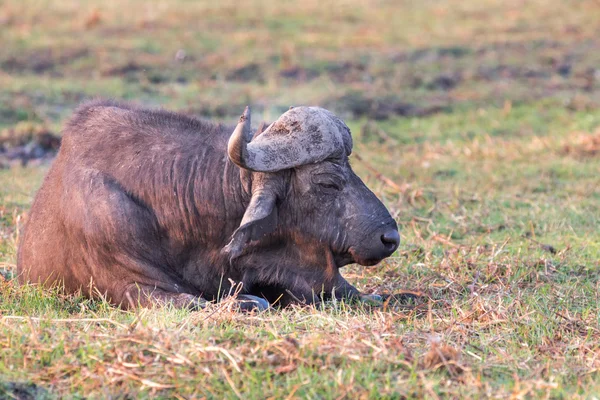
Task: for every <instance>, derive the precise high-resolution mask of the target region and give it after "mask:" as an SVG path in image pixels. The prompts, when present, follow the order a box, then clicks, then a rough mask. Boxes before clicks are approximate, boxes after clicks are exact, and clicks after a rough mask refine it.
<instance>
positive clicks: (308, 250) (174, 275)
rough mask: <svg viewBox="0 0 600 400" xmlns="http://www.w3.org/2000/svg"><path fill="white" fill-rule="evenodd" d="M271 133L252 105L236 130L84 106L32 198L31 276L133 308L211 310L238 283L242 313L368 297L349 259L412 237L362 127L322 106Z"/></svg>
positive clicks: (116, 107)
mask: <svg viewBox="0 0 600 400" xmlns="http://www.w3.org/2000/svg"><path fill="white" fill-rule="evenodd" d="M261 130H262V129H259V130H257V131H256V132H255V133H254V134H253V133H252V131H251V128H250V111H249V109H248V108H246V110H245V112H244V114H243V115H242V116H241V117H240V120H239V122H238V124H237V127H235V128H233V127H231V128H228V127H225V126H222V125H218V124H214V123H210V122H206V121H202V120H199V119H195V118H190V117H187V116H184V115H180V114H176V113H172V112H167V111H162V110H148V109H143V108H138V107H136V106H132V105H129V104H122V103H118V102H112V101H93V102H89V103H86V104H84V105H82V106H80V107H79V109H77V111H76V112H75V114H74V116H73V117H72V118H71V119H70V121H69V122H67V124H66V126H65V129H64V134H63V139H62V145H61V148H60V151H59V153H58V156H57V158H56V160H55V161H54V164H53V165H52V167H51V169H50V171H49V172H48V175H47V177H46V179H45V181H44V183H43V185H42V187H41V189H40V190H39V192H38V193H37V195H36V198H35V201H34V203H33V206H32V208H31V213H30V215H29V219H28V222H27V225H26V227H25V230H24V233H23V236H22V240H21V241H20V244H19V251H18V261H17V267H18V274H19V279H20V282H22V283H24V282H32V283H40V284H46V285H60V286H61V287H63V288H64V290H65V291H66V292H67V293H77V292H79V291H82V293H83V294H84V295H86V296H91V297H96V296H103V297H105V298H106V299H107V300H108V301H110V302H111V303H113V304H115V305H119V306H121V307H123V308H130V307H135V306H151V305H154V304H164V303H171V304H173V305H175V306H178V307H184V306H193V307H201V306H202V305H204V304H206V301H215V300H218V299H219V298H220V296H221V295H222V294H223V293H229V292H230V290H231V285H232V281H233V282H238V283H241V284H242V286H241V288H242V289H241V292H240V293H239V294H240V296H239V297H238V301H239V303H240V307H241V308H242V309H244V308H245V307H246V308H247V307H258V308H260V309H262V308H265V307H268V302H271V303H273V302H278V304H283V305H286V304H289V303H294V302H298V301H300V302H306V303H312V302H318V301H320V300H321V299H323V298H327V297H331V296H335V297H336V298H342V297H345V298H348V297H359V296H361V295H360V293H359V292H358V290H357V289H356V288H354V287H353V286H352V285H350V284H349V283H348V282H347V281H346V280H345V279H344V278H343V277H342V276H341V275H340V272H339V269H340V267H342V266H344V265H347V264H349V263H353V262H355V263H359V264H362V265H373V264H376V263H378V262H379V261H381V260H382V259H384V258H386V257H388V256H390V255H391V254H392V253H393V252H394V251H395V250H396V248H397V247H398V244H399V242H400V236H399V234H398V229H397V226H396V222H395V221H394V220H393V219H392V217H391V216H390V214H389V213H388V211H387V210H386V208H385V206H384V205H383V204H382V203H381V202H380V201H379V200H378V199H377V197H376V196H375V195H374V194H373V193H372V192H371V191H370V190H369V189H368V188H367V187H366V186H365V185H364V183H363V182H362V181H361V180H360V178H359V177H358V176H356V175H355V174H354V172H353V171H352V169H351V168H350V164H349V162H348V156H349V155H350V152H351V150H352V137H351V135H350V130H349V129H348V127H347V126H346V125H345V124H344V122H342V120H340V119H339V118H337V117H336V116H335V115H334V114H332V113H331V112H329V111H327V110H324V109H322V108H319V107H295V108H294V107H292V108H290V110H289V111H287V112H286V113H284V114H283V115H282V116H281V117H280V118H279V119H277V121H275V122H274V123H272V124H271V125H270V126H268V127H267V128H266V129H265V130H264V131H262V132H261ZM265 299H266V300H265ZM267 301H268V302H267ZM248 304H249V305H248Z"/></svg>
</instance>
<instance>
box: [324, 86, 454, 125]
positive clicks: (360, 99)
mask: <svg viewBox="0 0 600 400" xmlns="http://www.w3.org/2000/svg"><path fill="white" fill-rule="evenodd" d="M326 107H327V108H331V109H334V110H340V111H346V112H350V113H351V114H352V116H353V117H354V118H362V117H366V118H369V119H375V120H384V119H388V118H390V117H393V116H401V117H422V116H426V115H431V114H435V113H439V112H444V111H449V105H448V104H443V103H440V104H434V103H429V104H427V105H420V104H414V103H409V102H406V101H403V100H401V99H399V98H397V97H395V96H384V97H376V96H374V97H370V96H367V95H364V94H362V93H360V92H350V93H346V94H344V95H343V96H341V97H337V98H335V99H331V100H329V101H328V102H326Z"/></svg>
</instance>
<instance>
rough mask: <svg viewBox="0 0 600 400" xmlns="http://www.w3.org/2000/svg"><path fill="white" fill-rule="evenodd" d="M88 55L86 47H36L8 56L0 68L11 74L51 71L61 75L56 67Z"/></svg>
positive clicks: (0, 64)
mask: <svg viewBox="0 0 600 400" xmlns="http://www.w3.org/2000/svg"><path fill="white" fill-rule="evenodd" d="M88 55H89V50H87V49H61V50H57V49H55V48H47V49H38V50H32V51H29V52H24V53H19V54H18V55H12V56H9V57H8V58H6V59H5V60H4V61H2V62H0V69H2V70H3V71H5V72H8V73H11V74H23V73H31V72H33V73H35V74H43V73H50V72H51V73H52V74H53V75H55V76H62V75H63V72H62V71H61V70H60V68H58V67H60V66H64V65H67V64H70V63H72V62H73V61H75V60H77V59H80V58H83V57H87V56H88Z"/></svg>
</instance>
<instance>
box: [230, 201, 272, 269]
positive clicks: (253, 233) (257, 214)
mask: <svg viewBox="0 0 600 400" xmlns="http://www.w3.org/2000/svg"><path fill="white" fill-rule="evenodd" d="M276 200H277V198H276V196H275V194H274V193H272V192H270V191H259V192H257V193H254V194H253V195H252V198H251V199H250V204H249V205H248V208H247V209H246V212H245V213H244V217H243V218H242V222H241V224H240V227H239V228H238V229H236V230H235V232H233V235H232V236H231V241H230V242H229V243H228V244H227V246H225V248H224V249H223V250H224V251H225V252H226V253H228V254H229V258H230V260H233V259H234V258H237V257H239V256H240V255H241V254H242V252H243V251H244V248H245V246H246V245H247V244H249V243H251V242H255V241H258V240H260V239H262V238H263V237H265V236H266V235H268V234H269V233H272V232H273V231H274V230H275V228H276V227H277V207H276V204H275V203H276Z"/></svg>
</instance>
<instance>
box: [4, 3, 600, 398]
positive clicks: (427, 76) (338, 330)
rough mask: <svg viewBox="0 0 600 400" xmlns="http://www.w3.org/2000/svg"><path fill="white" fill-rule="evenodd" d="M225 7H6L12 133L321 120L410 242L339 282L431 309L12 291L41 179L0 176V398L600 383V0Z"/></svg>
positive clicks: (327, 393)
mask: <svg viewBox="0 0 600 400" xmlns="http://www.w3.org/2000/svg"><path fill="white" fill-rule="evenodd" d="M216 4H217V3H214V4H213V3H212V2H204V1H201V2H186V1H183V0H179V1H174V2H164V3H152V4H150V3H148V2H141V1H138V0H131V1H127V2H87V3H85V5H83V3H81V4H80V3H79V2H72V1H56V0H45V1H31V0H27V1H23V2H20V3H15V2H12V3H8V2H5V3H1V2H0V22H1V23H2V24H3V27H2V28H1V29H0V41H1V42H2V51H1V52H0V87H1V89H0V129H5V128H12V127H14V126H15V125H16V124H18V123H19V122H22V121H26V122H28V123H32V124H34V125H41V126H44V127H46V128H48V129H50V130H53V131H55V132H59V130H60V126H61V124H62V123H63V121H64V119H65V118H66V117H67V116H68V115H69V113H70V112H71V111H72V110H73V108H74V107H75V106H76V104H77V103H79V102H80V101H82V100H84V99H86V98H89V97H93V96H104V97H116V98H123V99H130V100H136V101H138V102H141V103H144V104H148V105H158V106H164V107H166V108H169V109H173V110H179V111H182V112H186V113H190V114H195V115H200V116H206V117H210V118H212V119H215V120H220V121H221V120H222V121H227V122H229V123H231V122H232V121H234V120H235V117H236V116H237V115H238V114H239V113H240V112H241V110H242V108H243V106H244V105H246V104H252V105H253V106H254V108H255V110H256V114H258V115H262V117H263V118H264V119H266V120H273V119H274V118H276V117H277V116H278V115H279V114H280V113H281V112H282V111H283V110H286V109H287V108H288V107H289V105H292V104H293V105H298V104H319V105H322V106H325V107H328V108H331V109H332V110H335V111H336V112H337V113H339V114H340V115H342V116H343V117H344V118H345V119H346V120H347V122H348V124H349V126H350V127H351V128H352V131H353V135H354V138H355V150H354V152H355V154H357V155H359V157H352V158H351V161H352V164H353V166H354V168H355V170H356V171H357V172H358V174H359V175H360V176H361V177H362V178H363V179H364V180H365V182H366V183H367V185H368V186H369V187H370V188H372V189H373V191H375V193H376V194H377V195H378V196H379V197H380V198H381V199H382V200H383V201H384V202H385V204H386V205H387V206H388V208H389V209H390V211H391V213H392V215H394V217H395V218H396V220H397V221H398V223H399V225H400V227H401V229H402V241H403V242H402V245H401V247H400V249H399V250H398V252H397V253H396V254H395V255H394V256H393V257H391V258H390V259H388V260H386V261H384V262H382V263H381V264H380V265H378V266H375V267H370V268H362V267H358V266H350V267H348V268H346V269H345V271H344V275H345V276H346V277H347V278H348V279H349V280H350V281H351V282H352V283H354V284H355V285H357V286H358V288H359V289H361V290H363V291H365V292H367V293H398V292H402V291H415V292H419V293H420V294H421V295H422V296H421V297H420V298H418V299H417V301H416V302H413V303H408V304H405V303H403V302H400V303H390V304H388V305H386V306H385V307H377V306H366V305H365V306H356V305H349V304H345V303H337V304H326V305H324V306H323V307H321V308H318V309H315V308H291V309H286V310H280V311H270V312H266V313H262V314H237V313H235V312H232V311H231V305H230V304H228V303H224V304H220V305H214V306H212V307H211V308H210V309H209V310H205V311H199V312H190V311H182V310H175V309H169V308H165V309H153V310H138V311H136V312H124V311H121V310H118V309H115V308H113V307H111V306H109V305H108V304H106V303H104V302H102V301H90V300H87V299H83V298H75V297H72V296H64V295H61V294H59V293H56V292H53V291H49V290H44V289H40V288H36V287H29V286H25V287H20V286H18V285H17V284H16V282H15V281H14V280H13V279H12V277H13V274H14V272H15V262H16V247H17V243H18V240H19V228H20V227H22V226H23V223H24V222H25V221H26V219H27V211H28V209H29V207H30V205H31V202H32V200H33V196H34V194H35V191H36V189H37V188H38V187H39V185H40V184H41V182H42V179H43V176H44V174H45V172H46V171H47V166H40V167H30V168H20V167H15V168H12V169H6V170H0V274H1V275H2V276H5V277H6V278H4V279H3V278H2V277H0V398H4V397H7V396H9V398H10V396H13V397H18V396H30V398H156V397H159V398H203V397H205V398H238V397H242V398H250V399H251V398H257V399H262V398H324V399H337V398H344V397H345V398H352V399H354V398H421V397H426V398H486V397H493V398H531V397H533V398H565V399H566V398H568V399H571V398H592V396H594V395H595V394H596V393H598V392H600V376H599V375H598V369H599V368H600V361H599V355H600V331H599V329H600V328H599V326H600V321H599V319H600V292H599V286H598V282H599V281H600V279H599V278H600V230H599V228H598V227H599V226H600V180H599V178H598V176H599V173H600V172H599V171H600V76H599V75H598V65H599V64H598V63H599V62H600V58H599V57H600V56H599V54H600V40H599V39H598V38H599V37H600V6H599V5H598V3H597V2H596V1H592V0H581V1H575V0H573V1H551V2H550V3H548V2H546V1H541V0H539V1H530V2H526V3H523V2H518V1H495V0H485V1H478V2H476V1H458V0H448V1H443V2H434V1H425V2H409V1H406V2H396V1H385V0H379V1H375V2H373V3H367V2H361V1H358V0H350V1H348V2H345V3H344V4H345V5H340V4H342V3H337V2H336V3H333V2H305V3H303V5H298V4H296V3H293V2H284V3H277V5H275V3H270V2H268V1H266V0H265V1H262V0H252V1H249V2H245V3H240V2H225V3H219V4H220V5H219V6H217V5H216ZM178 50H183V51H184V52H185V57H184V58H183V60H179V61H178V60H176V59H175V55H176V54H177V52H178ZM181 54H182V53H180V55H181ZM440 354H442V355H444V357H443V358H440Z"/></svg>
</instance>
